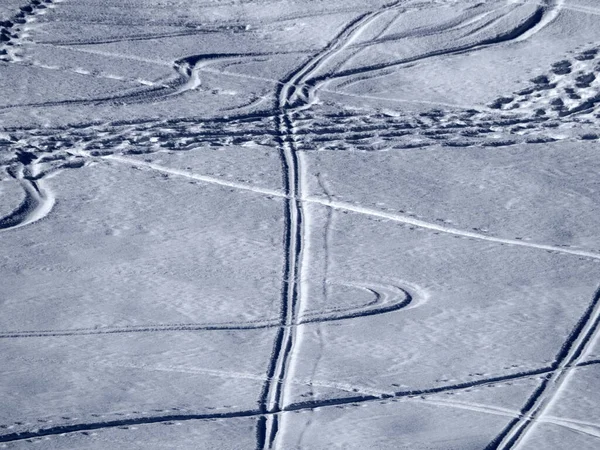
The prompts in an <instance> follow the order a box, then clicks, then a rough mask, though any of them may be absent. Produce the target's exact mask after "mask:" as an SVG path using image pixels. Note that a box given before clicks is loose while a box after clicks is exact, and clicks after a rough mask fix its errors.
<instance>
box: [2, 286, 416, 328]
mask: <svg viewBox="0 0 600 450" xmlns="http://www.w3.org/2000/svg"><path fill="white" fill-rule="evenodd" d="M348 286H353V287H358V288H362V289H365V290H366V291H368V292H370V293H372V294H373V295H374V296H375V300H374V301H372V302H369V303H368V304H366V305H360V306H357V307H345V308H335V309H331V310H326V311H320V312H312V313H311V312H309V313H306V314H305V315H304V316H302V317H299V318H297V320H296V322H295V323H294V324H292V325H286V326H288V327H294V326H296V325H304V324H314V323H323V322H338V321H344V320H351V319H357V318H361V317H369V316H375V315H380V314H387V313H391V312H394V311H399V310H401V309H405V308H407V307H409V306H412V304H413V297H412V295H411V294H410V293H409V292H407V291H405V290H404V289H402V288H400V287H397V286H383V285H374V284H370V283H369V284H365V285H362V284H358V283H355V284H348ZM281 326H282V325H281V321H280V320H279V319H274V320H257V321H248V322H221V323H175V324H160V323H159V324H148V325H132V326H123V327H111V326H104V327H97V328H73V329H64V330H27V331H18V330H15V331H0V339H17V338H36V337H40V338H41V337H61V336H93V335H102V334H126V333H160V332H174V331H175V332H180V331H190V332H197V331H243V330H259V329H267V328H281Z"/></svg>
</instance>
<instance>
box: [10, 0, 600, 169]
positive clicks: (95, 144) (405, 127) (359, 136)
mask: <svg viewBox="0 0 600 450" xmlns="http://www.w3.org/2000/svg"><path fill="white" fill-rule="evenodd" d="M36 4H38V5H37V6H40V5H42V4H41V2H37V3H36ZM29 10H32V11H33V6H31V7H29V8H28V11H29ZM23 14H24V13H23ZM19 17H21V18H23V15H19ZM599 77H600V51H599V49H598V48H591V49H587V50H584V51H582V52H580V53H577V54H576V55H575V56H574V57H573V58H572V59H570V60H569V59H564V60H561V61H558V62H556V63H554V64H553V65H552V67H551V68H550V70H549V72H548V73H547V74H543V75H539V76H537V77H536V78H534V79H533V80H531V84H530V86H529V87H528V88H526V89H524V90H522V91H520V92H518V93H517V94H515V95H514V96H512V97H502V98H499V99H497V100H496V101H494V102H493V103H492V104H491V105H490V108H489V109H487V108H480V109H470V110H464V109H463V110H456V111H447V110H441V109H432V110H430V111H427V112H423V113H420V114H418V115H412V116H411V115H406V114H402V113H398V112H395V111H391V112H386V111H380V112H377V113H373V112H369V113H365V111H364V110H360V109H349V108H347V109H345V110H342V111H340V110H339V108H336V107H335V105H334V106H333V107H332V106H330V105H316V106H315V107H313V108H312V109H311V110H309V111H304V112H300V113H297V114H296V115H295V124H296V128H295V133H296V135H297V143H298V147H299V149H300V150H305V151H315V150H330V151H365V152H371V151H389V150H394V149H412V148H415V149H418V148H422V147H427V146H432V145H443V146H447V147H474V146H475V147H482V148H485V147H503V146H508V145H515V144H520V143H529V144H540V143H547V142H552V141H556V140H561V139H572V140H573V139H574V140H600V132H595V131H594V130H596V129H598V130H600V78H599ZM275 115H276V113H275V112H274V113H270V112H266V113H263V114H261V113H257V114H250V115H247V116H238V117H231V118H216V119H198V118H187V119H177V120H146V121H139V122H112V123H100V124H97V123H96V124H94V123H92V124H83V125H82V124H79V125H73V126H65V127H59V128H54V129H50V128H42V129H40V128H38V129H25V128H13V129H4V130H3V131H0V167H1V166H4V167H7V166H10V165H12V164H15V163H23V164H25V165H28V164H31V163H34V164H36V165H38V166H39V165H40V164H41V165H43V166H48V167H49V168H50V167H51V168H57V167H80V166H81V165H83V164H82V162H81V161H79V160H81V158H84V157H85V156H88V155H89V156H92V157H94V156H96V157H97V156H104V155H108V154H112V153H122V154H143V153H153V152H156V151H187V150H193V149H198V148H205V147H222V146H230V145H253V144H256V145H269V146H273V145H276V138H277V136H276V133H275V132H274V131H272V130H273V120H274V116H275ZM43 173H44V170H43V169H42V170H40V171H39V176H43Z"/></svg>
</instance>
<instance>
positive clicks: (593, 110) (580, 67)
mask: <svg viewBox="0 0 600 450" xmlns="http://www.w3.org/2000/svg"><path fill="white" fill-rule="evenodd" d="M599 76H600V48H589V49H586V50H583V51H581V52H579V53H577V54H575V55H574V56H573V57H572V58H570V59H563V60H561V61H557V62H556V63H554V64H553V65H552V68H551V69H550V71H549V72H548V73H546V74H542V75H539V76H537V77H535V78H533V79H532V80H531V83H532V84H531V86H530V87H528V88H526V89H524V90H522V91H519V92H516V93H515V95H514V96H511V97H501V98H498V99H497V100H495V101H494V102H493V103H492V104H491V105H490V106H491V107H492V108H495V109H500V110H511V111H518V110H525V111H530V112H533V113H534V114H535V115H536V116H539V117H551V118H558V117H567V116H572V115H574V114H578V115H580V116H586V115H587V116H589V117H590V118H591V117H594V118H596V119H598V104H600V89H599V88H600V79H598V77H599Z"/></svg>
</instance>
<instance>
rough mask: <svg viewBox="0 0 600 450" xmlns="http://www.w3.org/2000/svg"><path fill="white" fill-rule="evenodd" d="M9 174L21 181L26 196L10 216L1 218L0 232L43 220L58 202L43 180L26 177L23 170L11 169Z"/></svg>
mask: <svg viewBox="0 0 600 450" xmlns="http://www.w3.org/2000/svg"><path fill="white" fill-rule="evenodd" d="M21 169H22V168H21ZM15 172H16V173H15ZM9 174H11V175H12V176H13V178H15V179H17V180H18V181H19V183H20V184H21V187H22V188H23V192H24V193H25V198H24V199H23V201H22V202H21V204H20V205H19V206H18V207H17V208H15V209H14V210H13V211H12V212H11V213H10V214H9V215H8V216H6V217H3V218H0V232H6V231H10V230H15V229H18V228H21V227H24V226H27V225H29V224H32V223H34V222H37V221H39V220H42V219H43V218H45V217H46V216H47V215H48V214H50V211H52V208H53V207H54V203H55V202H56V199H55V197H54V194H53V193H52V192H51V191H50V190H49V189H47V188H46V186H45V183H44V181H43V180H34V179H31V178H28V177H25V176H24V174H23V172H22V170H15V171H9Z"/></svg>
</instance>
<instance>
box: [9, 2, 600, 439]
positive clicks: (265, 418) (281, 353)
mask: <svg viewBox="0 0 600 450" xmlns="http://www.w3.org/2000/svg"><path fill="white" fill-rule="evenodd" d="M36 4H37V3H36ZM399 4H400V2H396V3H392V4H389V5H386V6H385V7H383V8H382V9H380V10H377V11H374V12H370V13H366V14H363V15H360V16H359V17H357V18H356V19H355V20H354V21H352V22H350V23H349V24H348V25H347V26H346V27H345V28H344V29H343V30H342V32H341V33H340V34H338V35H337V36H336V37H335V38H334V39H333V40H332V41H331V43H330V44H329V45H328V46H327V47H326V48H325V49H324V50H323V51H321V52H320V53H318V54H316V55H315V56H313V57H312V58H311V59H309V60H308V61H307V62H306V63H305V64H303V65H302V66H301V67H299V68H298V69H297V70H295V71H294V72H293V73H291V74H290V75H289V76H288V77H286V78H285V79H283V80H281V81H279V82H278V86H279V87H278V90H277V95H276V111H275V116H274V120H275V126H276V130H277V131H276V135H277V139H278V143H279V147H280V155H281V161H282V167H283V173H284V176H283V178H284V180H283V184H284V192H283V193H280V192H277V191H273V190H268V189H261V188H255V187H250V186H247V185H243V184H241V183H235V182H228V181H223V180H219V179H214V178H211V177H204V176H198V175H193V174H189V173H186V172H182V171H177V170H174V169H166V168H162V167H160V166H157V165H154V164H151V163H144V162H140V161H133V160H129V159H127V158H121V157H118V156H112V155H111V156H104V158H106V159H109V160H113V161H117V162H121V163H127V164H132V165H145V166H147V167H150V168H152V169H155V170H162V171H168V172H170V173H174V174H176V175H181V176H187V177H192V178H196V179H199V180H201V181H205V182H208V183H214V184H221V185H226V186H230V187H234V188H237V189H243V190H250V191H254V192H257V193H261V194H264V195H272V196H276V197H280V198H283V199H284V202H285V219H286V230H285V236H284V243H285V248H286V255H285V265H284V276H283V284H282V292H281V295H282V299H281V308H280V318H279V319H278V320H271V321H269V320H267V321H259V322H249V323H243V324H240V323H223V324H174V325H149V326H139V327H121V328H117V327H115V328H101V329H78V330H54V331H53V330H48V331H38V332H35V331H31V332H27V331H24V332H19V331H17V332H5V333H0V338H18V337H35V336H69V335H83V334H108V333H128V332H157V331H200V330H244V329H256V328H277V329H278V331H277V336H276V339H275V342H274V347H273V352H272V358H271V360H270V363H269V368H268V370H267V381H266V382H265V385H264V389H263V393H262V394H261V399H260V406H259V408H258V409H253V410H243V411H231V412H224V413H207V414H200V413H199V414H172V415H163V416H155V417H138V418H130V419H122V420H114V421H98V422H89V423H80V424H72V425H58V426H55V427H49V428H42V429H38V430H31V431H24V432H18V433H10V434H4V435H0V442H14V441H20V440H27V439H35V438H40V437H45V436H52V435H59V434H64V433H74V432H79V431H91V430H98V429H103V428H111V427H119V426H128V425H141V424H152V423H160V422H167V421H184V420H214V419H227V418H233V417H248V418H256V419H257V422H258V425H257V448H258V449H260V450H265V449H272V448H275V447H276V446H277V435H278V431H279V417H280V415H281V414H282V413H284V412H289V411H307V410H313V409H315V408H323V407H333V406H344V405H353V404H360V403H364V402H374V401H393V400H394V399H399V398H402V397H412V396H420V395H427V394H435V393H441V392H452V391H456V390H462V389H469V388H472V387H475V386H483V385H489V384H494V383H501V382H505V381H510V380H517V379H521V378H528V377H539V376H543V381H542V383H541V385H540V386H539V387H538V388H537V389H536V391H535V392H534V393H533V395H532V396H531V398H530V399H529V400H528V402H527V404H526V405H525V406H524V407H523V409H522V410H521V412H520V413H519V415H518V417H516V418H514V419H513V420H512V421H511V422H510V423H509V424H508V426H507V427H506V428H505V429H504V430H503V431H502V433H501V434H500V435H499V436H498V437H497V438H496V439H495V440H494V441H493V442H491V443H490V444H489V446H488V447H487V449H488V450H493V449H502V450H508V449H513V448H518V447H519V446H520V445H521V444H522V443H523V442H525V440H526V438H527V435H528V433H529V432H530V431H531V430H532V429H533V428H534V427H535V425H536V424H537V423H538V422H540V421H544V420H547V421H555V422H556V423H557V424H559V425H563V426H567V425H569V424H568V423H567V422H568V420H566V419H565V420H562V419H558V418H550V417H549V418H547V419H545V418H544V415H545V413H546V411H548V410H549V408H550V406H551V405H552V404H553V403H554V402H555V401H556V399H557V398H558V396H559V395H560V393H561V392H562V390H563V389H564V387H565V386H566V384H567V383H568V381H569V379H570V376H572V373H573V370H572V369H574V368H576V367H579V366H583V365H589V364H595V363H597V362H598V361H587V362H585V361H583V358H584V356H586V354H587V353H586V352H587V351H588V350H589V348H590V346H591V344H592V343H593V342H595V341H596V340H597V339H598V335H599V333H600V332H599V328H600V289H599V290H598V291H597V292H596V293H595V295H594V299H593V301H592V303H591V304H590V306H589V308H588V309H587V310H586V312H585V314H584V315H583V316H582V318H581V319H580V321H579V323H578V324H577V326H576V327H575V329H574V330H573V332H572V333H571V335H570V336H569V338H568V340H567V341H566V342H565V343H564V345H563V347H562V348H561V350H560V352H559V354H558V355H557V357H556V359H555V362H554V363H553V364H552V365H551V366H549V367H544V368H540V369H534V370H530V371H526V372H521V373H516V374H509V375H501V376H496V377H491V378H486V379H481V380H476V381H469V382H465V383H459V384H454V385H448V386H438V387H434V388H428V389H418V390H409V391H399V392H394V393H382V394H379V395H360V396H354V397H341V398H329V399H326V400H320V401H309V402H301V403H292V404H287V405H286V404H285V402H284V398H283V395H284V390H285V384H286V377H287V376H288V374H287V371H288V367H289V365H290V361H291V360H292V359H293V356H294V347H295V344H296V335H295V333H296V329H297V326H298V325H302V324H310V323H315V322H324V321H333V320H346V319H353V318H359V317H365V316H368V315H375V314H383V313H387V312H391V311H396V310H398V309H402V308H405V307H407V306H408V305H409V304H411V301H412V297H411V296H410V294H409V293H408V292H406V291H404V290H403V289H402V288H393V289H396V295H395V296H394V295H391V297H390V295H386V294H383V295H382V294H381V292H380V290H378V289H379V288H376V287H374V288H369V287H367V289H369V290H370V291H371V292H372V293H373V294H374V295H375V296H376V300H375V302H373V303H372V304H371V305H369V306H367V307H359V308H356V309H349V310H331V311H324V312H319V313H307V314H305V315H304V316H303V317H299V314H298V311H299V304H298V303H299V299H300V290H301V283H300V280H301V276H300V275H301V268H302V267H301V266H302V258H303V247H304V246H303V242H302V240H303V234H304V231H303V227H304V224H303V219H304V216H305V214H306V213H305V211H304V209H303V204H310V203H313V204H320V205H323V206H327V207H329V208H334V209H340V210H344V211H351V212H355V213H358V214H366V215H369V216H374V217H380V218H383V219H388V220H393V221H397V222H401V223H403V224H407V225H411V226H415V227H421V228H425V229H430V230H434V231H437V232H442V233H449V234H453V235H457V236H462V237H466V238H472V239H480V240H485V241H491V242H496V243H501V244H509V245H517V246H522V247H528V248H534V249H540V250H546V251H552V252H560V253H565V254H571V255H577V256H581V257H587V258H593V259H600V255H598V254H596V253H592V252H586V251H579V250H573V249H567V248H564V247H557V246H552V245H544V244H535V243H530V242H523V241H519V240H511V239H502V238H495V237H491V236H487V235H483V234H480V233H472V232H468V231H462V230H456V229H453V228H449V227H445V226H440V225H437V224H432V223H428V222H425V221H421V220H418V219H415V218H413V217H410V216H405V215H401V214H391V213H387V212H382V211H377V210H373V209H370V208H363V207H360V206H357V205H354V204H349V203H345V202H339V201H334V200H331V199H322V198H317V197H304V196H303V194H302V186H301V178H302V177H301V170H302V168H301V167H300V164H299V159H298V157H297V155H296V152H297V151H298V147H297V139H298V138H297V133H296V131H295V125H294V114H295V113H297V112H298V111H301V110H302V109H305V108H309V107H310V106H311V105H312V104H313V102H314V101H315V98H316V92H317V90H318V89H319V88H320V87H322V86H323V85H324V84H325V83H327V82H329V81H331V80H335V79H344V78H351V77H354V76H357V75H363V74H370V75H373V74H376V73H379V72H382V71H384V70H387V69H389V68H393V67H396V66H401V65H405V64H408V63H413V62H416V61H420V60H423V59H427V58H431V57H435V56H443V55H450V54H456V53H462V52H467V51H473V50H479V49H483V48H486V47H489V46H492V45H497V44H501V43H509V42H520V41H523V40H525V39H529V38H530V37H531V36H533V35H535V34H536V33H538V32H539V31H540V30H542V29H543V28H545V27H546V26H547V25H548V24H549V23H551V22H552V21H553V20H554V19H555V18H556V17H557V16H558V14H559V12H560V10H561V9H562V8H563V7H565V8H569V7H568V6H564V0H546V1H545V2H544V3H542V4H541V5H540V6H539V8H538V9H537V10H536V11H535V12H534V13H533V14H532V15H531V16H530V17H528V18H527V19H526V20H525V21H523V22H522V23H521V24H519V25H518V26H517V27H516V28H514V29H513V30H511V31H508V32H506V33H504V34H501V35H498V36H496V37H495V38H490V39H486V40H483V41H480V42H478V43H474V44H470V45H465V46H459V47H455V48H452V49H445V50H439V51H434V52H430V53H428V54H425V55H419V56H415V57H411V58H405V59H402V60H398V61H393V62H389V63H381V64H373V65H371V66H366V67H361V68H358V69H347V70H342V71H337V72H333V73H326V74H320V73H319V72H320V71H321V70H322V69H323V68H324V67H325V65H326V64H327V62H328V61H330V60H331V59H332V58H333V57H334V56H335V55H337V54H339V53H340V52H341V51H342V50H344V49H345V48H347V47H348V46H349V45H351V44H352V42H353V40H354V39H355V38H356V37H357V36H358V35H359V34H360V33H361V32H362V31H363V30H365V29H366V27H368V26H369V24H371V23H372V22H373V21H374V20H375V19H377V18H378V17H379V16H381V15H382V14H384V13H385V12H387V11H389V10H391V9H394V8H396V7H398V6H399ZM30 9H31V8H30ZM22 10H23V11H25V12H27V11H28V10H27V8H26V9H23V8H22ZM11 26H12V25H11ZM238 56H239V55H217V56H215V58H217V57H218V58H228V57H231V58H235V57H238ZM253 56H258V55H253ZM191 58H192V59H189V58H187V59H183V60H180V61H178V63H176V68H177V69H178V70H179V72H180V74H181V75H182V79H187V80H188V81H187V84H186V83H185V82H184V83H183V87H184V88H186V89H187V88H191V89H194V88H196V87H197V86H198V78H197V70H198V63H199V60H197V61H196V60H193V58H194V57H191ZM209 59H210V58H209ZM189 83H191V84H189ZM147 94H148V93H147V92H145V93H143V94H141V95H142V96H146V95H147ZM138 95H140V94H138V93H135V94H133V95H132V97H129V98H137V96H138ZM127 97H128V96H124V98H127ZM101 100H104V99H101ZM106 100H109V99H106ZM110 100H115V98H111V99H110ZM89 101H94V100H89ZM96 101H98V100H96ZM65 103H68V102H65ZM263 117H265V115H263ZM19 181H20V182H21V184H22V186H23V189H24V191H25V194H26V195H25V200H24V201H23V203H22V204H21V205H20V206H19V207H18V208H17V209H16V210H15V211H13V212H12V213H11V214H10V215H9V216H7V217H5V218H3V219H0V230H9V229H14V228H17V227H20V226H24V225H27V224H29V223H32V222H34V221H36V220H39V219H40V218H42V217H44V216H45V214H47V213H48V212H49V211H50V209H51V208H52V205H53V204H54V198H53V197H52V195H51V193H50V192H48V191H46V190H45V189H44V186H43V182H42V181H41V180H32V179H25V178H22V179H19ZM398 293H402V294H403V295H397V294H398ZM390 298H392V300H390ZM559 422H560V423H559ZM571 425H572V424H571Z"/></svg>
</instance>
